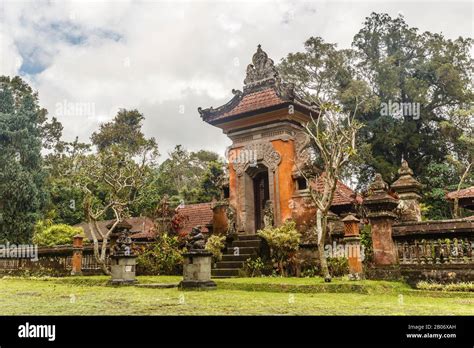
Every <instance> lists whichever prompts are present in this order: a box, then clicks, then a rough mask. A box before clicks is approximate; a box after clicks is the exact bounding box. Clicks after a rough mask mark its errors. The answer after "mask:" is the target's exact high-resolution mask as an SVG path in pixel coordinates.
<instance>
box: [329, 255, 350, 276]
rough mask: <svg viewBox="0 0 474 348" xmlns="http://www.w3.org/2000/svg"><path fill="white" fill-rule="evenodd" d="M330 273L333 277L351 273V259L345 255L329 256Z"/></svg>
mask: <svg viewBox="0 0 474 348" xmlns="http://www.w3.org/2000/svg"><path fill="white" fill-rule="evenodd" d="M327 263H328V268H329V273H330V274H331V276H333V277H341V276H343V275H345V274H348V273H349V261H348V260H347V258H345V257H328V258H327Z"/></svg>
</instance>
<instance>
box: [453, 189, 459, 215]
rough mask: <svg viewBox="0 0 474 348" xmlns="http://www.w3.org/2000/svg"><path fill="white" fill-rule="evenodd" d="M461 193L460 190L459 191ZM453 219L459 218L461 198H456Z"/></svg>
mask: <svg viewBox="0 0 474 348" xmlns="http://www.w3.org/2000/svg"><path fill="white" fill-rule="evenodd" d="M458 192H459V190H458ZM453 218H454V219H457V218H459V198H457V197H456V198H454V207H453Z"/></svg>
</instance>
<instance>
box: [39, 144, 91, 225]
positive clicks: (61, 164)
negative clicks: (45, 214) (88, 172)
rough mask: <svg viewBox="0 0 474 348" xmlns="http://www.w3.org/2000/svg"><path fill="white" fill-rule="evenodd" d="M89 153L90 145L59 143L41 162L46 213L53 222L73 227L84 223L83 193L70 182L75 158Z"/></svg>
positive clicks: (73, 171)
mask: <svg viewBox="0 0 474 348" xmlns="http://www.w3.org/2000/svg"><path fill="white" fill-rule="evenodd" d="M89 151H90V145H89V144H85V143H81V142H79V140H78V138H77V137H76V139H75V140H74V141H72V142H63V141H60V142H59V143H58V144H57V145H56V146H55V150H54V152H51V153H48V154H47V155H46V156H45V158H44V167H45V170H46V171H47V173H48V179H47V182H46V187H47V190H48V193H49V201H48V205H47V210H48V211H51V212H54V222H55V223H64V224H69V225H74V224H77V223H79V222H82V221H84V219H85V217H84V209H83V206H82V202H83V200H84V194H83V191H82V190H81V188H80V187H79V186H77V185H76V184H75V183H74V181H73V178H74V173H76V172H77V170H78V164H79V161H78V158H79V157H80V156H82V155H85V154H87V153H88V152H89Z"/></svg>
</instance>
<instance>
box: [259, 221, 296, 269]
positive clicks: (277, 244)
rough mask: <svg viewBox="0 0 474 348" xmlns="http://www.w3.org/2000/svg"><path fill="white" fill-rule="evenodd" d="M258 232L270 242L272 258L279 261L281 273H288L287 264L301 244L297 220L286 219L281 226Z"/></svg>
mask: <svg viewBox="0 0 474 348" xmlns="http://www.w3.org/2000/svg"><path fill="white" fill-rule="evenodd" d="M257 234H258V235H259V236H260V237H262V238H263V239H265V241H266V242H267V243H268V246H269V247H270V252H271V257H272V260H273V262H276V263H277V265H278V270H279V272H280V275H282V276H283V275H286V270H285V266H286V265H287V264H288V262H289V259H290V257H291V256H292V255H294V253H295V252H296V251H297V250H298V248H299V244H300V238H301V234H300V233H299V232H298V231H297V230H296V224H295V222H294V221H286V222H285V223H284V224H283V225H281V226H280V227H274V228H265V229H263V230H260V231H258V233H257Z"/></svg>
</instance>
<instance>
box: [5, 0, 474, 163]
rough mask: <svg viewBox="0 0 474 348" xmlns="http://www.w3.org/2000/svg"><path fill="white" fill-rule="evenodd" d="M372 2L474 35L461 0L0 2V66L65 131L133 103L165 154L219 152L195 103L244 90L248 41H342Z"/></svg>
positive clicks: (252, 44)
mask: <svg viewBox="0 0 474 348" xmlns="http://www.w3.org/2000/svg"><path fill="white" fill-rule="evenodd" d="M372 11H375V12H386V13H389V14H390V15H392V16H396V15H397V14H398V13H402V14H403V15H404V16H405V17H406V20H407V22H408V23H409V25H411V26H415V27H418V28H419V29H420V30H422V31H425V30H428V31H431V32H442V33H443V34H444V35H445V36H446V37H448V38H453V39H454V38H457V37H458V36H464V37H474V35H473V23H474V21H473V13H474V12H473V11H474V10H473V4H472V2H471V1H462V2H456V1H445V2H441V1H434V2H433V1H416V0H415V1H397V2H388V1H386V2H384V1H344V2H343V1H310V2H304V1H258V2H257V1H158V0H148V1H126V0H117V1H112V0H109V1H63V0H56V1H19V0H0V24H1V27H0V75H10V76H13V75H20V76H22V77H23V78H24V79H25V80H27V81H28V82H29V83H30V84H31V85H32V86H33V87H34V89H36V90H38V92H39V97H40V103H41V105H42V106H43V107H45V108H47V109H48V111H49V114H50V115H54V116H56V117H57V118H58V119H59V120H60V121H61V122H62V124H63V125H64V134H63V136H64V138H65V139H68V140H69V139H73V138H74V137H75V136H76V135H77V136H79V138H80V139H81V140H83V141H88V139H89V136H90V134H91V133H92V132H93V131H94V130H95V129H97V127H98V125H99V124H100V123H102V122H105V121H107V120H110V119H111V118H113V116H114V115H115V114H116V112H117V110H118V109H119V108H137V109H138V110H140V111H141V112H142V113H144V114H145V117H146V121H145V133H146V134H147V135H148V136H154V137H156V139H157V140H158V143H159V147H160V151H161V153H162V154H163V155H164V156H163V157H166V153H167V152H168V151H169V150H170V149H172V148H173V147H174V145H176V144H183V145H184V146H185V147H186V148H188V149H190V150H197V149H201V148H204V149H209V150H214V151H217V152H219V153H220V154H223V153H224V150H225V147H226V146H227V145H229V144H230V142H229V141H228V139H227V138H226V136H224V135H223V134H222V133H221V131H220V130H219V129H217V128H214V127H212V126H210V125H207V124H205V123H203V122H202V121H201V119H200V117H199V114H198V112H197V107H198V106H202V107H209V106H214V107H216V106H219V105H221V104H223V103H225V102H227V101H228V100H229V99H230V98H231V97H232V94H231V90H232V88H237V89H241V88H242V85H243V79H244V77H245V68H246V66H247V64H248V63H250V59H251V56H252V54H253V53H254V52H255V50H256V46H257V44H259V43H260V44H262V48H263V49H264V50H265V51H266V52H267V53H268V54H269V56H270V57H271V58H273V59H274V60H275V62H278V61H279V60H280V59H281V58H282V57H284V56H285V55H286V54H288V53H289V52H295V51H298V50H302V48H303V42H304V41H305V39H307V38H309V37H310V36H321V37H323V38H324V39H325V40H326V41H328V42H333V43H337V44H338V46H339V47H349V46H350V44H351V41H352V38H353V36H354V35H355V34H356V33H357V31H358V30H359V29H360V28H361V26H362V23H363V21H364V18H365V17H366V16H368V15H369V14H370V13H371V12H372Z"/></svg>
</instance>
